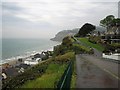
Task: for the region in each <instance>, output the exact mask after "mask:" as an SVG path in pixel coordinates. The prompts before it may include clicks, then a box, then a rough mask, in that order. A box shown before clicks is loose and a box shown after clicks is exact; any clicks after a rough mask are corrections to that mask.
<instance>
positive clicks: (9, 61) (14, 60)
mask: <svg viewBox="0 0 120 90" xmlns="http://www.w3.org/2000/svg"><path fill="white" fill-rule="evenodd" d="M53 47H54V46H52V47H51V48H49V49H46V50H41V51H40V52H38V51H37V52H36V51H32V52H31V53H30V52H29V53H28V52H27V54H26V55H23V56H16V57H12V58H8V59H5V61H4V62H3V61H2V60H1V62H0V68H1V67H2V69H4V68H6V67H7V66H8V67H9V66H15V65H17V64H20V62H19V61H18V59H20V58H22V59H23V61H25V60H26V58H29V57H30V56H32V55H35V54H37V53H39V54H40V53H42V52H43V51H53Z"/></svg>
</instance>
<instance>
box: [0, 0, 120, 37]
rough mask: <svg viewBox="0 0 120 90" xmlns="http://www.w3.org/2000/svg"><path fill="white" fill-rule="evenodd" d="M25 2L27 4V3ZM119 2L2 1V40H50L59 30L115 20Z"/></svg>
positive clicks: (106, 0) (80, 0)
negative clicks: (107, 18)
mask: <svg viewBox="0 0 120 90" xmlns="http://www.w3.org/2000/svg"><path fill="white" fill-rule="evenodd" d="M28 1H29V2H28ZM118 1H119V0H114V2H113V1H112V0H20V1H17V0H3V1H2V2H1V3H0V6H1V7H0V12H2V14H1V13H0V16H1V18H2V21H1V23H0V25H2V28H1V29H0V33H2V38H52V37H54V36H55V34H56V33H57V32H59V31H61V30H71V29H74V28H80V27H81V26H82V25H83V24H85V23H91V24H93V25H97V26H98V25H99V22H100V20H101V19H103V18H105V17H106V16H107V15H114V16H115V17H118Z"/></svg>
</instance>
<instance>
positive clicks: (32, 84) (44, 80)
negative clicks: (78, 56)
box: [22, 64, 67, 88]
mask: <svg viewBox="0 0 120 90" xmlns="http://www.w3.org/2000/svg"><path fill="white" fill-rule="evenodd" d="M66 67H67V64H63V65H59V64H50V65H49V66H48V68H47V70H46V73H45V74H44V75H42V76H41V77H40V78H37V79H36V80H33V81H28V82H26V83H25V84H24V85H23V86H22V88H54V86H55V84H56V82H57V81H58V80H59V79H60V77H61V76H62V74H63V73H64V71H65V69H66Z"/></svg>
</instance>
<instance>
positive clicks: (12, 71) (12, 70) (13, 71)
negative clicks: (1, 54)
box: [5, 67, 18, 76]
mask: <svg viewBox="0 0 120 90" xmlns="http://www.w3.org/2000/svg"><path fill="white" fill-rule="evenodd" d="M5 73H6V75H7V76H16V75H17V74H18V72H17V70H16V68H13V67H10V68H7V69H6V70H5Z"/></svg>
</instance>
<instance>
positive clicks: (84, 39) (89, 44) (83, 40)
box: [77, 38, 104, 51]
mask: <svg viewBox="0 0 120 90" xmlns="http://www.w3.org/2000/svg"><path fill="white" fill-rule="evenodd" d="M77 39H78V40H79V41H80V42H82V43H84V44H86V45H88V46H90V47H93V48H95V49H97V50H99V51H103V50H104V47H103V46H101V45H100V44H93V43H91V42H89V41H88V38H77Z"/></svg>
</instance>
